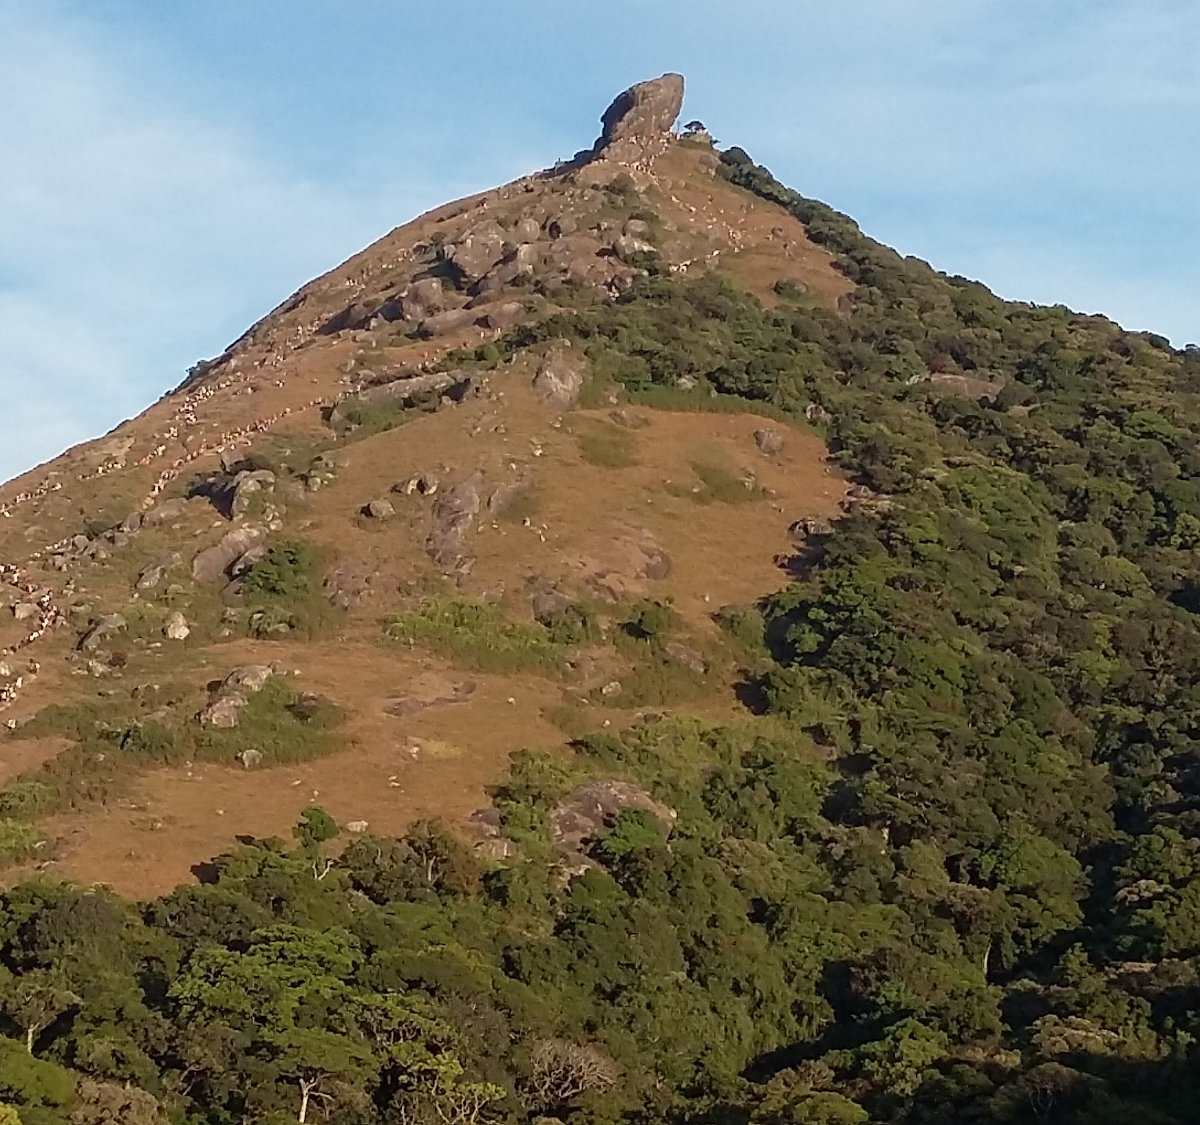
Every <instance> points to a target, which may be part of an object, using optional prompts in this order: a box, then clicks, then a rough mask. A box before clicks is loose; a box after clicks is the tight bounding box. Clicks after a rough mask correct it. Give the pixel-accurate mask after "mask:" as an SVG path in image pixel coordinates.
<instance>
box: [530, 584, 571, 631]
mask: <svg viewBox="0 0 1200 1125" xmlns="http://www.w3.org/2000/svg"><path fill="white" fill-rule="evenodd" d="M577 605H579V600H578V599H577V598H575V597H573V596H572V595H571V594H569V593H567V591H566V590H564V589H562V587H560V586H557V585H555V584H554V583H553V582H547V581H545V580H541V581H539V582H538V584H537V586H536V587H535V589H534V590H533V591H532V592H531V593H530V595H529V608H530V610H531V611H532V613H533V619H534V620H535V621H537V622H539V623H540V624H542V625H545V624H546V623H547V622H548V621H551V620H553V619H554V618H555V617H556V616H558V614H560V613H561V612H562V611H563V610H565V609H570V608H571V607H572V606H577Z"/></svg>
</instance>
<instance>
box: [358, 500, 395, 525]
mask: <svg viewBox="0 0 1200 1125" xmlns="http://www.w3.org/2000/svg"><path fill="white" fill-rule="evenodd" d="M362 514H363V515H364V516H366V517H368V518H369V519H373V520H390V519H391V518H392V517H393V516H394V515H395V514H396V509H395V508H393V507H392V505H391V501H389V500H371V501H369V502H368V503H366V504H364V505H363V509H362Z"/></svg>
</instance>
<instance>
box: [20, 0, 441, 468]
mask: <svg viewBox="0 0 1200 1125" xmlns="http://www.w3.org/2000/svg"><path fill="white" fill-rule="evenodd" d="M55 7H56V6H55V5H54V4H53V3H45V4H38V5H37V6H36V7H34V6H33V5H29V6H24V7H23V6H22V5H20V4H18V5H17V11H16V13H14V14H15V16H16V18H14V19H12V20H10V21H9V22H8V24H7V26H6V27H5V30H4V33H3V36H0V138H3V142H2V144H3V163H4V172H3V174H0V395H3V401H4V404H5V409H4V411H3V423H2V424H3V434H4V441H3V442H2V443H0V479H4V478H6V477H8V476H11V475H14V474H16V473H18V472H20V471H22V470H24V469H26V468H28V467H29V466H30V465H32V464H35V463H36V462H38V461H40V460H43V459H46V458H48V457H50V456H53V455H55V454H57V453H58V452H60V451H61V450H62V449H63V448H64V447H65V446H66V445H68V444H71V443H73V442H77V441H80V440H83V439H85V438H87V437H91V436H94V435H95V434H96V433H97V432H101V431H103V430H104V429H106V428H108V427H111V426H112V425H114V424H116V423H117V422H119V421H120V420H121V419H123V418H124V417H127V416H129V415H132V414H135V413H137V412H138V411H140V410H141V409H142V408H144V407H145V406H146V405H147V403H149V402H151V401H153V399H155V398H156V397H157V396H158V395H159V394H160V393H161V392H162V391H164V390H166V389H167V388H169V387H171V386H173V385H174V384H175V383H177V382H178V381H179V379H180V378H181V377H182V375H183V373H184V371H185V369H186V368H187V366H188V365H189V364H190V363H192V362H193V361H195V360H196V359H199V358H202V357H204V356H208V355H212V354H214V353H215V352H218V351H220V350H221V349H222V348H223V347H224V346H225V344H226V343H227V342H228V341H229V340H231V339H233V338H234V337H235V336H236V335H238V334H239V333H240V332H241V331H242V330H243V329H244V328H245V327H246V326H247V324H248V323H249V322H250V321H251V320H253V319H254V318H255V317H256V316H257V315H259V314H261V313H262V312H265V311H266V309H267V308H269V307H271V305H272V304H273V303H274V302H275V301H278V300H280V299H282V298H283V297H284V296H286V295H287V293H288V292H289V291H290V290H291V289H292V288H295V287H296V286H298V285H299V284H302V283H303V282H304V281H306V280H307V279H308V278H309V277H310V276H312V275H314V274H316V273H319V272H321V271H322V270H324V269H327V268H328V267H329V266H331V265H333V264H335V263H336V262H337V261H339V260H340V259H341V258H343V257H345V256H346V255H347V254H348V253H350V252H352V251H353V250H354V249H357V248H358V247H359V246H361V245H364V244H365V243H367V242H369V241H370V240H371V239H372V238H374V237H376V236H378V235H379V234H381V233H383V232H384V231H385V230H387V229H388V227H389V226H390V225H392V224H393V223H394V222H395V221H397V219H399V218H402V217H404V218H406V217H408V216H409V215H410V214H411V213H413V212H415V211H417V210H420V209H422V208H423V207H425V206H428V205H430V204H432V203H433V202H436V201H439V200H440V197H441V190H442V189H441V186H440V185H433V184H424V185H422V184H421V183H420V182H419V181H417V180H415V179H413V178H411V177H410V178H409V179H408V181H407V182H403V181H402V182H400V183H396V182H395V181H392V182H389V183H388V184H387V185H386V193H385V191H384V189H383V187H382V186H372V187H365V186H363V185H362V184H355V183H353V182H351V183H346V182H345V181H344V180H343V179H341V178H340V177H337V176H330V177H327V178H326V179H324V180H323V181H321V182H316V181H315V180H313V179H311V178H309V179H306V178H305V177H303V176H301V175H298V174H297V173H296V171H295V169H294V168H289V167H287V166H283V165H280V164H278V163H275V164H273V163H271V162H269V161H267V160H265V159H263V158H262V157H261V156H259V155H258V154H257V153H256V151H255V150H254V148H253V146H252V145H251V144H250V142H249V140H248V139H247V138H245V137H243V136H239V134H238V132H237V130H236V129H235V128H232V127H225V128H223V127H221V126H220V125H217V124H213V123H211V122H209V121H206V120H199V119H197V118H196V117H195V116H193V115H189V114H188V113H187V112H184V111H181V110H180V109H179V108H177V107H173V106H172V105H171V103H170V100H169V99H165V98H164V97H163V93H162V90H161V88H159V87H157V86H156V83H155V81H154V79H153V75H148V74H147V75H142V76H140V77H139V76H132V77H131V76H130V74H129V73H128V72H127V71H125V70H123V69H122V68H120V67H115V68H114V67H113V66H110V65H108V64H107V63H106V58H107V57H108V56H109V52H108V51H107V50H106V44H105V43H104V42H103V40H102V39H101V38H98V37H97V33H96V29H95V28H93V27H88V26H86V25H72V24H71V22H70V21H69V20H66V19H64V18H62V16H63V13H62V12H58V11H55V10H54V9H55ZM373 183H375V182H373Z"/></svg>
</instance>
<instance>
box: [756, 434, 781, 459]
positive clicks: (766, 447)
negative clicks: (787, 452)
mask: <svg viewBox="0 0 1200 1125" xmlns="http://www.w3.org/2000/svg"><path fill="white" fill-rule="evenodd" d="M754 444H755V445H757V446H758V448H759V450H760V451H761V452H762V453H765V454H766V455H767V456H768V457H774V456H775V454H777V453H779V452H780V451H781V450H782V449H783V434H781V433H780V432H779V431H778V430H755V431H754Z"/></svg>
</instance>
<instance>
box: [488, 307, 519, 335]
mask: <svg viewBox="0 0 1200 1125" xmlns="http://www.w3.org/2000/svg"><path fill="white" fill-rule="evenodd" d="M524 315H525V306H524V305H523V304H521V302H520V301H505V302H504V303H503V304H499V305H493V306H492V307H491V308H489V309H488V310H487V312H485V313H484V316H483V320H484V323H485V324H486V325H487V327H488V328H492V329H495V330H497V331H500V332H503V331H505V330H506V329H509V328H512V326H513V325H514V324H517V323H519V322H520V320H521V318H522V317H523V316H524Z"/></svg>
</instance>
